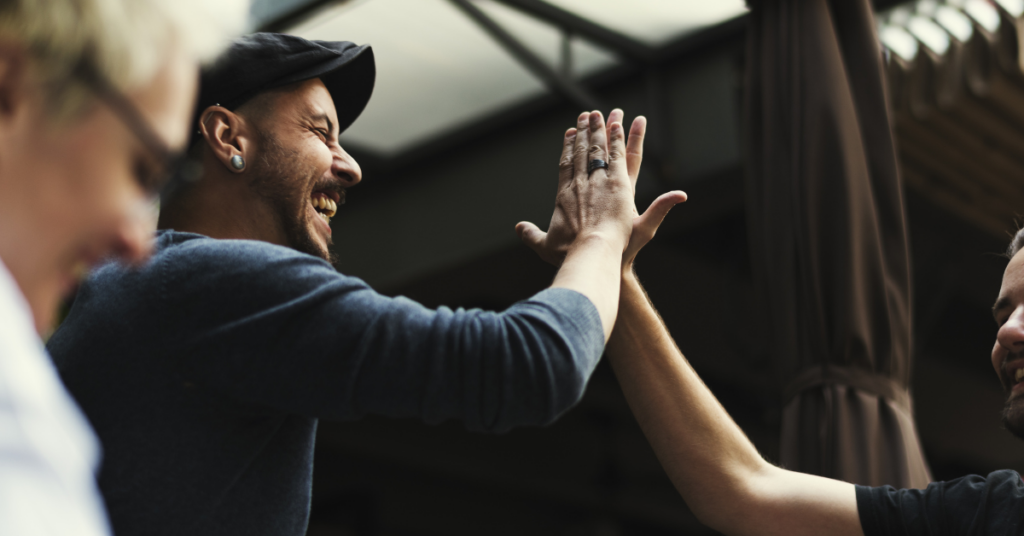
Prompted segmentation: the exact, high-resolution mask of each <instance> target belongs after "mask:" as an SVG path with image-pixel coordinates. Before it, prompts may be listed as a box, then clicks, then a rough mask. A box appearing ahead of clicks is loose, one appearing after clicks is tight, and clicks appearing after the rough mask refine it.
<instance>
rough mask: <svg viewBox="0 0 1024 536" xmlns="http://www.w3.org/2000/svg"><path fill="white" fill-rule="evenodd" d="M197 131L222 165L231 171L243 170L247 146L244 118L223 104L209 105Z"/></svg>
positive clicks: (240, 171)
mask: <svg viewBox="0 0 1024 536" xmlns="http://www.w3.org/2000/svg"><path fill="white" fill-rule="evenodd" d="M199 131H200V132H202V134H203V138H204V139H205V140H206V144H207V145H209V147H210V150H211V151H212V152H213V154H214V156H216V157H217V159H218V160H220V162H221V163H222V164H223V165H224V167H226V168H228V169H229V170H230V171H231V172H232V173H242V172H243V171H245V168H246V161H245V160H246V158H245V157H246V149H247V148H248V147H249V138H248V135H247V125H246V123H245V119H243V118H242V117H241V116H239V115H238V114H236V113H234V112H232V111H231V110H228V109H227V108H224V107H223V106H210V107H209V108H207V109H206V110H204V111H203V115H202V116H201V117H200V120H199Z"/></svg>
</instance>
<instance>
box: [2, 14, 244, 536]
mask: <svg viewBox="0 0 1024 536" xmlns="http://www.w3.org/2000/svg"><path fill="white" fill-rule="evenodd" d="M247 8H248V3H247V2H244V1H241V0H231V1H226V0H218V1H217V2H215V3H213V2H203V1H200V0H0V534H3V535H5V536H19V535H27V534H31V535H36V534H61V535H65V534H75V535H94V534H107V533H109V527H108V523H107V519H106V515H105V513H104V511H103V507H102V501H101V499H100V497H99V493H98V491H97V489H96V484H95V478H94V475H93V471H94V468H95V466H96V463H97V461H98V454H99V449H98V445H97V442H96V439H95V437H94V435H93V433H92V431H91V429H90V428H89V426H88V424H87V422H86V421H85V419H84V418H83V417H82V415H81V413H80V412H79V410H78V408H77V406H75V404H74V402H73V401H72V399H71V398H70V396H69V395H68V394H67V393H66V392H65V390H64V388H63V386H62V384H61V382H60V380H59V379H58V377H57V374H56V372H55V371H54V369H53V366H52V364H51V363H50V361H49V359H48V357H47V356H46V354H45V353H44V350H43V346H42V343H41V341H40V339H39V336H38V334H37V333H41V332H44V331H46V330H47V329H49V327H50V326H51V324H52V322H53V317H54V312H55V310H56V308H57V305H58V302H59V300H60V298H61V296H62V295H63V294H64V293H65V292H66V291H68V290H69V289H70V288H71V287H72V286H73V285H74V284H75V282H76V279H77V278H79V277H80V276H81V275H83V274H84V272H85V271H86V270H87V269H88V267H89V266H91V265H92V264H94V263H96V262H97V261H99V260H100V259H103V258H110V257H121V258H123V259H126V260H129V261H139V260H142V259H144V258H145V257H146V256H147V255H148V252H149V250H150V245H149V242H150V240H151V233H150V231H151V230H152V227H153V225H154V222H153V218H152V216H151V213H152V211H151V209H150V207H151V206H152V205H151V203H152V200H153V198H154V194H155V192H156V191H157V190H158V189H159V188H160V187H161V186H162V183H163V182H164V177H167V176H169V173H170V172H171V171H172V170H171V168H172V167H173V162H175V161H176V159H175V158H174V156H175V155H176V154H177V153H178V152H180V151H181V149H182V148H183V147H184V145H185V143H186V141H187V139H188V122H189V118H190V114H191V111H192V106H193V103H194V99H195V93H196V80H197V74H198V63H199V62H200V61H202V60H207V59H212V57H213V56H214V55H216V54H217V53H218V52H219V50H220V48H221V47H222V45H224V44H227V42H229V40H230V38H231V37H233V34H234V33H235V32H236V31H240V30H241V29H242V25H243V24H244V22H245V21H246V18H247V16H248V9H247Z"/></svg>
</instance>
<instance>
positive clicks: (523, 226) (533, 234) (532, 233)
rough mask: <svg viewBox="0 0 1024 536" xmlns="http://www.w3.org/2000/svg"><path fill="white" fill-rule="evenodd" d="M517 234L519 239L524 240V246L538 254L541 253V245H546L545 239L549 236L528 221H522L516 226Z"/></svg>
mask: <svg viewBox="0 0 1024 536" xmlns="http://www.w3.org/2000/svg"><path fill="white" fill-rule="evenodd" d="M516 234H517V235H519V239H520V240H522V241H523V243H524V244H526V245H527V246H528V247H529V248H530V249H532V250H534V251H537V252H540V248H541V245H542V244H543V243H544V238H545V237H547V235H548V234H547V233H545V232H544V231H541V230H540V228H539V227H537V226H536V225H534V224H532V223H530V222H528V221H521V222H519V223H517V224H516Z"/></svg>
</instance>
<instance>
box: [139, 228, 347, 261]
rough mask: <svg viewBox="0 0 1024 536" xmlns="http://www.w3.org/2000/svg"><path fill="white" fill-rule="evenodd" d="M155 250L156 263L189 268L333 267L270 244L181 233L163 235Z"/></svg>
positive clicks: (174, 232)
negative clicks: (288, 264) (292, 262)
mask: <svg viewBox="0 0 1024 536" xmlns="http://www.w3.org/2000/svg"><path fill="white" fill-rule="evenodd" d="M155 250H156V251H155V253H154V255H153V261H154V262H160V261H173V262H175V263H180V264H182V265H185V266H190V265H199V266H202V265H205V264H209V263H213V264H215V265H216V266H217V267H219V268H229V267H237V266H239V265H241V266H245V265H247V264H250V263H256V264H259V263H264V262H274V261H285V260H296V261H300V262H304V263H310V264H314V265H321V266H324V267H330V265H329V264H328V263H327V262H326V261H324V260H323V259H319V258H317V257H314V256H312V255H308V254H306V253H301V252H299V251H296V250H294V249H291V248H287V247H284V246H278V245H275V244H270V243H268V242H261V241H258V240H241V239H230V240H225V239H215V238H210V237H208V236H203V235H199V234H194V233H181V232H177V231H159V232H158V233H157V237H156V248H155Z"/></svg>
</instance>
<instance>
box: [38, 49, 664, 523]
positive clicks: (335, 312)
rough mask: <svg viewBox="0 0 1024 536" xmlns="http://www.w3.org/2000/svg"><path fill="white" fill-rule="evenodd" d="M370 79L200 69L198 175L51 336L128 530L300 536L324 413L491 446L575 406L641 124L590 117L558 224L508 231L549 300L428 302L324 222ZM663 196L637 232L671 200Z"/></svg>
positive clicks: (259, 59) (89, 286)
mask: <svg viewBox="0 0 1024 536" xmlns="http://www.w3.org/2000/svg"><path fill="white" fill-rule="evenodd" d="M373 76H374V65H373V55H372V51H371V50H370V48H369V47H368V46H356V45H353V44H351V43H327V42H310V41H306V40H304V39H300V38H297V37H291V36H285V35H275V34H257V35H253V36H249V37H246V38H243V39H241V40H239V41H238V42H236V44H235V45H234V46H233V47H232V48H231V49H230V50H229V52H228V53H227V54H226V55H225V56H224V58H223V59H222V60H221V61H219V62H218V63H217V64H216V65H215V66H214V67H213V68H212V69H210V70H209V71H207V72H206V73H204V75H203V78H202V89H201V95H200V99H199V106H198V110H197V114H196V127H197V130H196V134H194V144H193V150H192V154H193V155H194V156H195V157H197V158H198V159H200V160H201V162H202V174H201V178H200V179H199V180H198V181H194V182H192V183H190V184H183V185H180V186H179V188H178V189H177V191H176V193H175V195H174V196H173V197H171V198H169V199H165V200H164V205H163V208H162V213H161V217H160V228H161V229H162V230H161V231H159V232H158V233H157V237H156V248H155V253H154V255H153V258H152V261H151V262H149V263H148V264H146V265H145V266H143V267H141V268H138V269H128V268H124V267H121V266H117V265H113V264H111V265H107V266H104V267H102V268H100V269H99V270H97V271H96V272H95V273H94V274H93V275H92V276H91V277H90V279H89V280H88V281H87V282H86V283H85V284H84V285H83V287H82V288H81V290H80V292H79V294H78V297H77V299H76V301H75V303H74V305H73V307H72V310H71V312H70V314H69V316H68V318H67V320H66V321H65V323H64V324H63V325H62V326H61V328H60V329H59V330H58V331H57V332H56V333H55V334H54V335H53V337H52V338H51V340H50V343H49V349H50V352H51V354H52V355H53V357H54V360H55V361H56V362H57V364H58V368H59V370H60V372H61V374H62V377H63V379H64V381H65V383H66V385H67V387H68V389H69V391H70V392H71V393H72V394H73V395H74V396H75V397H76V398H77V400H78V402H79V403H80V404H81V406H82V408H83V409H84V411H85V413H86V414H87V415H88V417H89V419H90V420H91V422H92V424H93V425H94V427H95V428H96V432H97V434H98V435H99V437H100V439H101V440H102V443H103V445H104V448H105V453H106V455H105V461H104V463H103V469H102V472H101V475H100V487H101V489H102V490H103V492H104V494H105V497H106V500H107V504H108V507H109V510H110V517H111V520H112V523H113V526H114V529H115V532H116V533H117V534H120V535H122V536H125V535H133V534H147V535H150V534H175V535H181V534H189V535H202V534H246V535H259V534H275V535H301V534H304V533H305V529H306V522H307V518H308V511H309V504H310V484H311V478H312V462H313V443H314V438H315V432H316V425H317V419H319V418H326V419H336V420H337V419H354V418H358V417H360V416H362V415H364V414H366V413H376V414H381V415H387V416H393V417H417V418H419V419H421V420H423V421H424V422H427V423H437V422H441V421H444V420H448V419H461V420H462V421H464V422H465V424H466V427H467V428H469V429H470V430H478V431H491V432H500V431H504V430H508V429H509V428H511V427H514V426H519V425H529V424H534V425H536V424H545V423H549V422H551V421H553V420H554V419H556V418H557V417H558V416H559V415H560V414H561V413H563V412H564V411H566V410H567V409H568V408H569V407H571V406H572V405H573V404H574V403H575V402H576V401H577V400H578V399H579V397H580V396H581V395H582V392H583V388H584V386H585V384H586V381H587V379H588V378H589V376H590V374H591V372H592V371H593V368H594V366H595V365H596V363H597V361H598V359H599V358H600V356H601V353H602V351H603V349H604V344H605V342H606V340H607V338H608V335H609V334H610V332H611V329H612V326H613V325H614V323H615V317H616V312H617V306H618V299H619V280H620V269H621V263H622V257H623V252H624V250H626V246H627V243H629V241H630V236H631V233H636V232H637V231H636V229H634V227H633V226H634V215H635V208H634V206H633V200H632V191H633V190H632V187H631V186H632V185H631V184H630V181H631V179H632V181H635V179H636V174H637V170H638V168H639V165H640V163H639V158H640V148H641V145H642V138H643V127H644V122H643V120H642V119H641V120H639V121H638V122H636V123H634V125H633V129H632V131H631V133H630V136H629V144H630V147H629V150H628V151H627V148H626V135H625V132H624V130H623V127H622V125H621V124H620V121H621V111H615V112H613V113H612V116H610V117H609V122H608V124H607V125H606V124H605V122H604V118H603V117H602V116H601V114H600V113H584V114H582V115H580V117H579V118H578V121H577V125H576V128H575V129H570V130H569V131H568V132H567V133H566V136H565V138H564V139H563V140H562V144H563V155H562V161H561V162H560V166H559V167H560V171H559V184H560V188H559V194H558V199H557V201H556V209H555V213H554V216H553V218H552V222H551V227H550V228H549V230H548V233H547V234H545V233H542V232H540V230H539V229H537V228H536V227H535V226H532V225H531V224H525V223H524V224H520V226H519V227H518V230H519V232H520V234H521V235H522V236H523V237H524V240H526V241H527V242H528V243H529V244H531V245H532V246H533V247H534V248H535V249H537V250H538V251H539V252H547V253H543V254H544V255H546V257H548V260H552V261H554V262H556V263H560V264H561V268H560V270H559V272H558V275H557V276H556V278H555V280H554V282H553V283H552V286H551V288H549V289H547V290H544V291H542V292H540V293H538V294H536V295H535V296H533V297H532V298H530V299H529V300H526V301H523V302H520V303H518V304H516V305H513V306H512V307H510V308H509V309H507V310H506V311H503V312H486V311H480V310H470V311H465V310H461V309H460V310H455V311H453V310H451V309H448V308H443V307H442V308H440V309H437V310H428V309H426V308H424V307H422V306H420V305H419V304H416V303H414V302H412V301H410V300H407V299H404V298H394V299H393V298H388V297H385V296H381V295H379V294H377V293H376V292H374V291H373V290H372V289H370V288H369V287H368V286H367V285H366V284H365V283H363V282H362V281H360V280H358V279H356V278H352V277H347V276H345V275H342V274H339V273H338V272H337V271H335V270H334V269H333V268H332V266H331V265H330V264H328V262H327V261H328V260H329V259H330V250H329V246H330V244H331V228H330V226H329V225H328V223H329V219H330V217H331V216H333V215H334V212H335V211H336V210H337V207H338V205H339V204H341V203H342V202H343V201H344V198H345V192H346V190H347V189H348V188H350V187H352V186H354V185H356V184H357V183H358V182H359V181H360V179H361V174H360V169H359V166H358V164H357V163H356V162H355V161H354V160H353V159H352V158H351V157H350V156H349V155H348V154H347V153H345V151H344V150H343V149H342V148H341V146H340V145H339V143H338V135H339V134H340V132H341V131H342V130H344V129H345V128H346V127H348V126H349V125H350V124H351V123H352V122H353V121H354V120H355V119H356V117H357V116H358V115H359V113H360V112H361V111H362V109H363V108H364V107H365V105H366V103H367V101H368V100H369V97H370V92H371V90H372V87H373ZM627 154H628V156H627ZM595 160H600V161H601V162H594V161H595ZM603 161H607V164H604V162H603ZM588 162H589V163H590V164H592V165H589V166H588ZM601 164H604V165H601ZM627 164H628V165H627ZM588 168H589V171H588ZM627 168H628V169H627ZM663 198H664V199H666V201H664V202H662V203H661V204H660V205H658V208H657V210H654V211H648V214H650V213H656V214H654V216H656V217H651V218H649V219H648V220H647V221H649V222H650V223H649V224H648V225H647V226H646V229H645V230H644V233H645V236H647V237H648V238H649V236H651V235H653V231H654V229H655V228H656V227H657V225H658V223H660V221H661V218H662V217H664V214H665V213H666V212H667V211H668V209H669V208H670V207H671V205H672V204H674V203H676V202H679V201H681V200H682V199H683V194H681V193H677V194H676V195H675V197H672V196H669V197H667V198H665V197H664V196H663ZM644 217H647V214H645V216H644ZM644 217H642V218H641V219H640V220H637V221H642V220H643V218H644ZM425 223H426V224H429V222H425ZM640 242H641V241H639V240H633V242H632V243H629V245H630V247H631V248H633V249H635V248H636V247H639V246H638V244H640ZM634 252H635V251H634Z"/></svg>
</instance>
